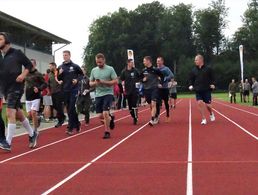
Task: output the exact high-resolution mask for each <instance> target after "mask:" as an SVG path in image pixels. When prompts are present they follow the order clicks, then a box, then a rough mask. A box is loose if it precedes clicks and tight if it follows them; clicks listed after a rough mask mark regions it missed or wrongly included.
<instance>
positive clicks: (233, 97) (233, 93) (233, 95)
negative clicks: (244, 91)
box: [228, 79, 237, 104]
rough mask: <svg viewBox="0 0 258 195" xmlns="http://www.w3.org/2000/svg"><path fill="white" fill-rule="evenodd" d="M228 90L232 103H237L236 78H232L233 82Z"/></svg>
mask: <svg viewBox="0 0 258 195" xmlns="http://www.w3.org/2000/svg"><path fill="white" fill-rule="evenodd" d="M228 92H229V97H230V103H231V104H232V102H233V101H234V103H236V92H237V85H236V83H235V79H232V81H231V83H230V84H229V86H228Z"/></svg>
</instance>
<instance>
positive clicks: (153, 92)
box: [144, 88, 160, 104]
mask: <svg viewBox="0 0 258 195" xmlns="http://www.w3.org/2000/svg"><path fill="white" fill-rule="evenodd" d="M144 96H145V99H146V102H147V103H148V104H151V101H154V102H158V101H159V99H160V97H159V89H158V88H152V89H144Z"/></svg>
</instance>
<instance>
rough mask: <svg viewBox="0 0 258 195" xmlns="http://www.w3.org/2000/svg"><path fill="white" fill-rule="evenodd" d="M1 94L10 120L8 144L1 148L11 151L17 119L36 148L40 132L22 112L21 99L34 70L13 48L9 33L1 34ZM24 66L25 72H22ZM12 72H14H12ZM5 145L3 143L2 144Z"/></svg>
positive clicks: (30, 144)
mask: <svg viewBox="0 0 258 195" xmlns="http://www.w3.org/2000/svg"><path fill="white" fill-rule="evenodd" d="M0 50H1V54H2V55H1V57H2V59H1V63H0V78H1V79H0V80H1V82H0V94H3V95H4V97H5V100H6V102H7V108H6V114H7V118H8V127H7V136H6V141H7V144H4V145H2V146H4V147H1V148H2V149H4V150H8V151H11V143H12V138H13V136H14V134H15V130H16V119H19V120H20V121H21V123H22V125H23V126H24V127H25V129H26V130H27V131H28V133H29V147H30V148H35V147H36V145H37V138H38V132H36V131H33V129H32V128H31V126H30V124H29V120H28V119H27V118H26V117H25V116H24V114H23V111H22V109H21V108H22V104H21V97H22V95H23V93H24V79H25V77H26V76H27V74H28V73H29V71H30V70H31V68H32V64H31V62H30V60H29V59H28V58H27V57H26V56H25V55H24V54H23V53H22V52H21V51H20V50H17V49H14V48H12V47H11V41H10V38H9V36H8V34H7V33H4V32H0ZM22 66H24V70H22ZM10 70H12V71H10ZM1 143H3V142H1Z"/></svg>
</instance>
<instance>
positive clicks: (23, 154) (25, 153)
mask: <svg viewBox="0 0 258 195" xmlns="http://www.w3.org/2000/svg"><path fill="white" fill-rule="evenodd" d="M146 110H149V109H148V108H147V109H144V110H141V111H140V112H139V113H141V112H144V111H146ZM130 116H131V115H126V116H124V117H122V118H120V119H117V120H115V121H120V120H123V119H125V118H128V117H130ZM102 126H103V125H99V126H97V127H94V128H91V129H89V130H87V131H83V132H81V133H78V134H76V135H73V136H70V137H67V138H64V139H61V140H58V141H55V142H52V143H50V144H47V145H44V146H41V147H39V148H35V149H33V150H30V151H28V152H24V153H22V154H19V155H16V156H13V157H11V158H8V159H5V160H2V161H0V164H2V163H5V162H8V161H10V160H13V159H16V158H19V157H22V156H25V155H27V154H30V153H33V152H36V151H38V150H42V149H44V148H47V147H49V146H52V145H55V144H58V143H61V142H64V141H66V140H69V139H72V138H74V137H77V136H80V135H82V134H85V133H88V132H91V131H94V130H96V129H98V128H100V127H102Z"/></svg>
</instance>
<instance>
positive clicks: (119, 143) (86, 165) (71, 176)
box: [41, 100, 182, 195]
mask: <svg viewBox="0 0 258 195" xmlns="http://www.w3.org/2000/svg"><path fill="white" fill-rule="evenodd" d="M181 101H182V100H181ZM181 101H178V103H180V102H181ZM178 103H177V104H178ZM165 112H166V111H163V112H162V113H160V115H162V114H164V113H165ZM148 125H149V122H147V123H146V124H144V125H143V126H141V127H140V128H138V129H137V130H135V131H134V132H133V133H131V134H130V135H128V136H127V137H125V138H124V139H122V140H121V141H119V142H118V143H116V144H115V145H114V146H112V147H110V148H109V149H108V150H106V151H105V152H103V153H102V154H100V155H99V156H97V157H96V158H94V159H93V160H92V161H90V162H89V163H87V164H85V165H84V166H82V167H81V168H80V169H78V170H77V171H75V172H74V173H72V174H71V175H69V176H68V177H66V178H65V179H63V180H62V181H60V182H59V183H57V184H56V185H54V186H53V187H51V188H50V189H48V190H47V191H45V192H43V193H42V194H41V195H47V194H49V193H51V192H53V191H54V190H56V189H57V188H59V187H60V186H62V185H63V184H64V183H66V182H68V181H69V180H70V179H72V178H73V177H75V176H76V175H78V174H79V173H80V172H82V171H84V170H85V169H86V168H88V167H89V166H91V165H92V164H93V163H95V162H96V161H97V160H99V159H100V158H102V157H103V156H105V155H106V154H108V153H109V152H111V151H112V150H113V149H115V148H116V147H118V146H119V145H121V144H122V143H123V142H125V141H126V140H128V139H129V138H130V137H132V136H133V135H135V134H136V133H138V132H139V131H141V130H142V129H143V128H144V127H146V126H148Z"/></svg>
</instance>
